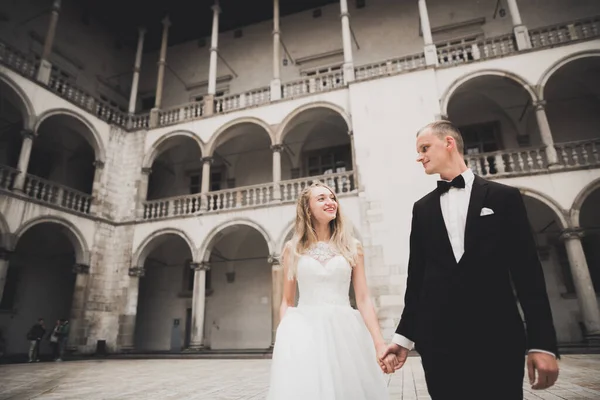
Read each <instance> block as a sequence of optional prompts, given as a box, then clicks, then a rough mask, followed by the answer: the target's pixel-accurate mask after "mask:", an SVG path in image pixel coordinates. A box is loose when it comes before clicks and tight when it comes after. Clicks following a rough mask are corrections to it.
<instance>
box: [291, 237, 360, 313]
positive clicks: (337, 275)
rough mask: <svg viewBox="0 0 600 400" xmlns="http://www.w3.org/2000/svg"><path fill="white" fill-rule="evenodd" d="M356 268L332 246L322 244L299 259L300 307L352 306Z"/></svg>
mask: <svg viewBox="0 0 600 400" xmlns="http://www.w3.org/2000/svg"><path fill="white" fill-rule="evenodd" d="M351 277H352V267H351V266H350V264H349V263H348V261H347V260H346V259H345V258H344V257H343V256H341V255H340V254H339V253H337V252H336V251H335V250H334V249H333V248H332V247H331V246H330V245H329V244H327V243H324V242H318V243H317V244H316V245H314V246H313V247H312V248H310V249H309V250H308V251H307V252H306V253H305V254H304V255H302V256H301V257H300V259H299V260H298V273H297V280H298V289H299V292H300V298H299V301H298V307H302V306H305V305H306V306H314V305H326V304H329V305H340V306H350V300H349V297H348V292H349V290H350V280H351Z"/></svg>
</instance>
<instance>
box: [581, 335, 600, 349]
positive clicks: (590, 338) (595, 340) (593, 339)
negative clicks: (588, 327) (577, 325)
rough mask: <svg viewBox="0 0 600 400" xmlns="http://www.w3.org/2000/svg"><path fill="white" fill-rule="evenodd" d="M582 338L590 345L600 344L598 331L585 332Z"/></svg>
mask: <svg viewBox="0 0 600 400" xmlns="http://www.w3.org/2000/svg"><path fill="white" fill-rule="evenodd" d="M583 340H584V341H585V342H586V343H588V344H591V345H595V346H599V345H600V332H595V333H589V334H586V335H585V337H584V338H583Z"/></svg>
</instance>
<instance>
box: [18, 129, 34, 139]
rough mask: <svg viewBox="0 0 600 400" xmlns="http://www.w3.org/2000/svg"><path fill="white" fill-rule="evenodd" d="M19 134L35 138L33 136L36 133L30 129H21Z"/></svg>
mask: <svg viewBox="0 0 600 400" xmlns="http://www.w3.org/2000/svg"><path fill="white" fill-rule="evenodd" d="M21 136H23V137H24V138H28V139H35V137H36V136H37V135H36V134H35V132H34V131H33V130H32V129H22V130H21Z"/></svg>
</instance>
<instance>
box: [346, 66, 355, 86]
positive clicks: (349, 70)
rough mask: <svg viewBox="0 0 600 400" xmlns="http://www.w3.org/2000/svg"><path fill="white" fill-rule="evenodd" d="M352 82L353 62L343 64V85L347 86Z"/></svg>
mask: <svg viewBox="0 0 600 400" xmlns="http://www.w3.org/2000/svg"><path fill="white" fill-rule="evenodd" d="M354 80H355V75H354V63H353V62H346V63H344V83H345V84H348V83H350V82H354Z"/></svg>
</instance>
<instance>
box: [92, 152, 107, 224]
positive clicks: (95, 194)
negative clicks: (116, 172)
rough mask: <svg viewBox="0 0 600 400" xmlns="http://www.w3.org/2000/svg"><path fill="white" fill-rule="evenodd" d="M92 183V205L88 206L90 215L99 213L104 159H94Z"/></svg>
mask: <svg viewBox="0 0 600 400" xmlns="http://www.w3.org/2000/svg"><path fill="white" fill-rule="evenodd" d="M94 167H95V168H96V169H95V171H94V184H93V185H92V205H91V207H90V213H91V214H92V215H99V214H100V211H101V210H100V206H101V204H102V198H101V197H100V189H101V186H102V172H103V171H104V161H100V160H96V161H94Z"/></svg>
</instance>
